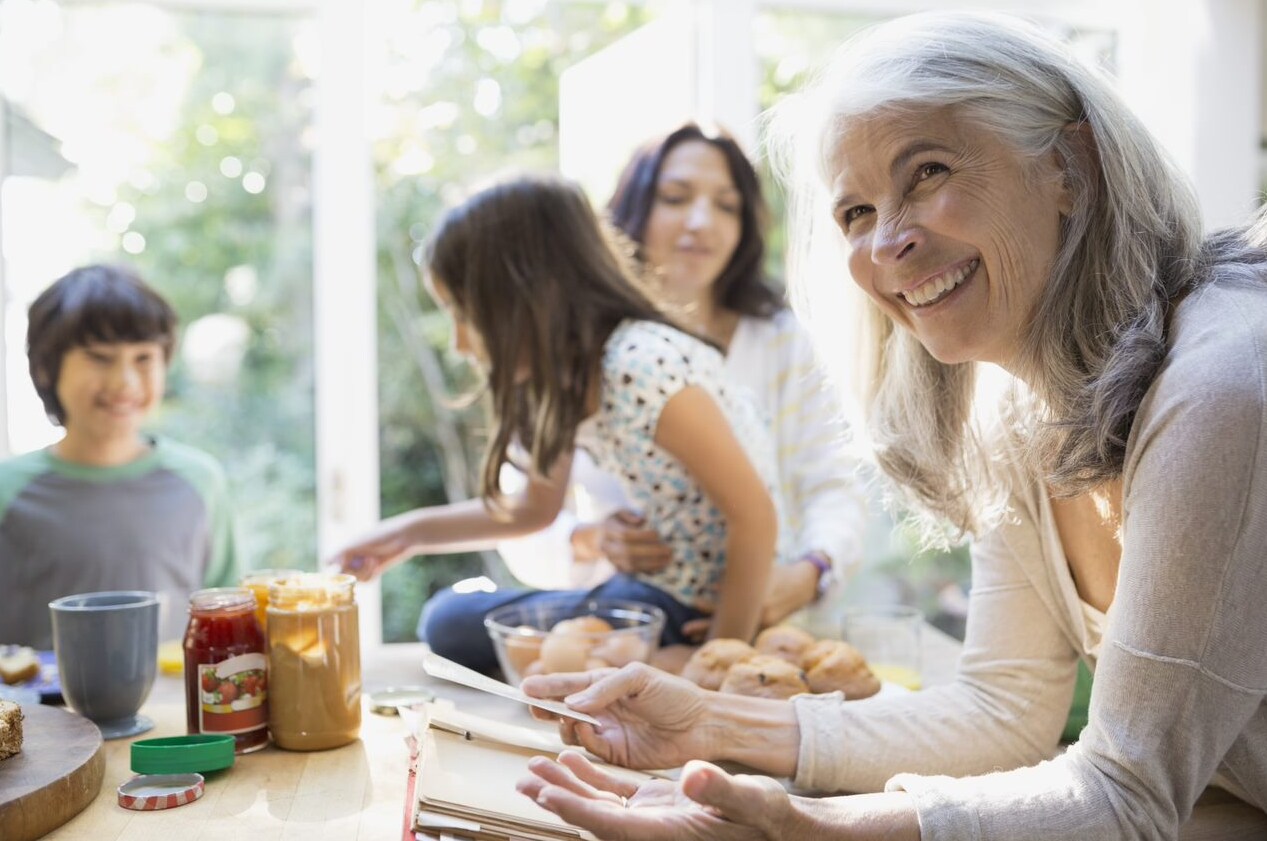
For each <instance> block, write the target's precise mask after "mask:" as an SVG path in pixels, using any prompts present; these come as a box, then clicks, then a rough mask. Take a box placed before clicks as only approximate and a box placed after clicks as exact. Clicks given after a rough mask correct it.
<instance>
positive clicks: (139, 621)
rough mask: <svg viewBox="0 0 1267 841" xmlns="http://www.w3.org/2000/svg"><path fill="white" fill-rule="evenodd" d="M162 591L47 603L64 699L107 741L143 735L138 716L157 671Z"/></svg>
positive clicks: (143, 721)
mask: <svg viewBox="0 0 1267 841" xmlns="http://www.w3.org/2000/svg"><path fill="white" fill-rule="evenodd" d="M158 608H159V599H158V594H157V593H150V592H146V591H144V590H112V591H108V592H102V593H80V594H78V595H74V596H64V597H62V598H60V599H56V600H55V601H51V602H49V604H48V609H49V612H50V614H51V615H52V620H53V647H54V648H55V649H56V650H57V671H58V677H59V679H60V681H61V685H62V696H63V697H64V698H65V699H66V703H68V704H69V705H70V706H71V707H72V708H73V709H74V710H75V712H77V713H79V714H80V715H82V716H84V717H85V718H88V719H91V720H92V721H93V723H95V724H96V725H97V727H99V728H100V729H101V735H102V736H103V737H105V738H107V739H117V738H121V737H123V736H132V735H135V734H137V733H143V732H145V731H146V730H149V729H150V728H151V727H153V726H154V722H153V721H151V720H150V719H148V718H146V717H145V716H142V715H137V711H138V710H140V709H141V705H142V704H143V703H145V699H146V698H147V697H149V694H150V688H151V687H152V686H153V685H154V675H155V673H156V672H157V670H158Z"/></svg>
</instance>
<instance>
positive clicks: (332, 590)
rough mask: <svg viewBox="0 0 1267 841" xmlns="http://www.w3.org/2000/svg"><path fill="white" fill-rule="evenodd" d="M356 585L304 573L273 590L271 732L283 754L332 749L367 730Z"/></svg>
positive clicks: (270, 619) (351, 581)
mask: <svg viewBox="0 0 1267 841" xmlns="http://www.w3.org/2000/svg"><path fill="white" fill-rule="evenodd" d="M355 584H356V579H355V578H354V577H352V576H351V575H344V574H326V573H299V574H297V575H291V576H288V577H285V578H281V579H278V580H275V581H273V582H272V583H271V584H270V585H269V595H268V598H269V602H268V652H269V663H270V666H271V669H272V672H271V674H270V676H269V685H270V696H269V701H270V705H269V719H268V727H269V732H270V733H271V734H272V736H273V741H274V742H275V743H276V744H277V746H278V747H280V748H285V749H287V750H324V749H326V748H334V747H339V746H340V745H346V744H347V743H349V742H351V741H354V740H355V739H356V738H357V736H359V735H360V730H361V638H360V631H359V627H358V624H357V608H356V591H355Z"/></svg>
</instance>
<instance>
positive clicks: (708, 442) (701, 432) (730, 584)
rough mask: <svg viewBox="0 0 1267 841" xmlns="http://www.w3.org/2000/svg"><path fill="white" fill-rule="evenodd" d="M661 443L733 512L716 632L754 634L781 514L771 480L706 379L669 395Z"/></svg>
mask: <svg viewBox="0 0 1267 841" xmlns="http://www.w3.org/2000/svg"><path fill="white" fill-rule="evenodd" d="M655 442H656V444H658V445H660V446H661V447H663V448H664V449H665V450H667V451H668V452H669V453H670V454H671V455H672V456H674V457H675V458H677V459H678V460H679V461H680V462H682V465H683V466H684V467H685V468H686V469H687V471H688V472H689V473H690V474H691V476H692V477H693V478H694V479H695V481H696V482H698V483H699V486H700V487H701V488H702V489H703V490H704V493H706V494H708V498H709V499H711V500H712V501H713V504H714V505H716V506H717V507H718V508H719V509H720V510H721V512H722V514H723V515H724V516H725V517H726V569H725V571H724V572H723V573H722V582H721V589H720V591H719V592H718V597H717V610H716V613H715V614H714V615H713V626H712V636H714V637H734V638H736V639H742V640H751V639H752V637H753V635H754V634H756V632H757V623H758V620H759V619H760V616H761V604H762V601H763V600H764V598H765V592H766V584H767V582H768V580H769V577H770V570H771V568H772V567H773V566H774V552H775V544H776V540H777V538H778V529H779V522H778V515H777V514H776V512H775V508H774V501H773V500H772V499H771V498H770V493H769V491H768V490H766V486H765V482H763V481H762V479H761V476H760V475H759V474H758V473H757V470H756V468H755V467H754V466H753V464H752V461H751V460H750V459H749V458H748V454H747V453H746V452H745V451H744V448H743V446H742V445H741V444H740V443H739V439H738V438H737V437H736V436H735V433H734V431H733V430H732V429H731V427H730V423H729V421H727V420H726V416H725V415H724V414H723V413H722V410H721V406H719V405H718V404H717V401H716V400H714V399H713V398H712V396H711V395H710V394H709V393H708V392H707V391H705V390H704V389H703V388H701V387H699V386H687V387H686V388H683V389H682V390H681V391H679V392H678V393H676V394H674V395H673V396H672V397H670V398H669V400H668V402H667V403H665V404H664V409H663V410H662V411H661V412H660V420H659V423H658V425H657V426H656V432H655Z"/></svg>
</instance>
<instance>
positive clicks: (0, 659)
mask: <svg viewBox="0 0 1267 841" xmlns="http://www.w3.org/2000/svg"><path fill="white" fill-rule="evenodd" d="M39 673H40V658H39V657H38V656H36V654H35V650H34V649H32V648H27V647H26V646H0V680H3V681H4V682H5V683H21V682H22V681H24V680H30V679H31V678H33V677H38V676H39Z"/></svg>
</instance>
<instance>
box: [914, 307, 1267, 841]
mask: <svg viewBox="0 0 1267 841" xmlns="http://www.w3.org/2000/svg"><path fill="white" fill-rule="evenodd" d="M1242 294H1243V293H1242ZM1251 294H1252V295H1253V296H1254V298H1252V299H1250V300H1246V299H1244V298H1240V299H1239V300H1235V301H1232V300H1227V301H1226V304H1225V305H1222V306H1220V307H1219V308H1218V309H1214V308H1211V309H1197V310H1196V311H1195V315H1194V316H1191V317H1190V316H1188V315H1187V314H1186V313H1184V311H1183V310H1182V309H1181V310H1180V313H1179V316H1178V319H1177V325H1178V326H1177V328H1176V339H1175V342H1176V344H1175V347H1174V348H1173V350H1172V351H1171V356H1170V358H1169V360H1168V362H1167V365H1166V368H1164V369H1163V370H1162V372H1161V374H1160V375H1159V376H1158V378H1157V380H1156V381H1155V382H1154V383H1153V386H1152V388H1151V389H1150V391H1149V393H1148V395H1147V397H1146V398H1145V400H1144V401H1143V402H1142V403H1141V405H1140V408H1139V411H1138V413H1137V415H1136V421H1135V424H1134V427H1133V428H1132V431H1131V436H1130V444H1129V446H1128V450H1127V456H1126V464H1125V468H1124V472H1123V487H1124V494H1125V497H1124V500H1123V502H1124V506H1123V507H1124V518H1123V528H1122V559H1121V566H1120V568H1119V572H1118V584H1117V591H1116V594H1115V597H1114V600H1113V605H1112V607H1111V608H1110V610H1109V623H1108V630H1107V632H1106V635H1105V640H1104V644H1103V650H1102V653H1101V656H1100V659H1099V662H1098V663H1097V666H1096V670H1095V685H1094V688H1093V690H1092V693H1093V694H1092V701H1091V711H1090V713H1091V714H1090V723H1089V724H1088V726H1087V728H1086V729H1085V730H1083V732H1082V736H1081V738H1080V739H1079V741H1078V744H1077V745H1075V746H1074V747H1072V748H1070V749H1069V750H1068V751H1067V752H1065V754H1063V755H1062V756H1061V757H1059V758H1058V759H1055V760H1053V761H1052V762H1050V763H1047V764H1046V765H1044V766H1040V767H1037V768H1026V769H1022V770H1019V771H1015V772H1010V773H1007V774H997V775H991V776H988V777H977V778H970V779H964V780H953V781H952V780H944V779H924V778H916V777H906V776H902V777H898V778H897V779H896V780H895V781H894V783H895V784H896V785H900V786H901V787H902V788H905V789H906V790H907V791H909V792H911V793H912V796H913V797H914V799H915V801H916V805H917V807H918V808H919V810H920V821H921V825H922V826H924V827H925V832H926V834H927V837H929V838H933V839H937V838H952V837H963V835H964V834H965V833H966V831H967V828H969V827H981V828H982V829H981V830H980V833H979V835H978V836H977V837H980V838H983V839H991V838H1028V839H1034V841H1044V840H1045V839H1052V838H1061V839H1063V838H1105V839H1115V838H1129V839H1135V838H1176V837H1179V833H1180V825H1181V824H1183V823H1184V822H1185V821H1186V820H1187V818H1188V816H1189V815H1190V813H1191V809H1192V805H1193V803H1194V801H1195V800H1196V798H1197V796H1198V795H1199V794H1200V793H1201V791H1202V790H1203V789H1204V788H1205V786H1207V785H1208V784H1209V783H1210V780H1211V777H1212V775H1213V774H1214V773H1215V771H1216V769H1218V768H1219V766H1220V764H1221V763H1225V762H1226V763H1227V764H1228V768H1227V780H1228V782H1229V783H1230V784H1232V785H1234V786H1239V787H1241V789H1242V791H1243V793H1244V795H1245V796H1246V797H1248V798H1249V799H1251V800H1252V801H1253V802H1255V803H1257V804H1258V805H1259V806H1260V807H1261V806H1262V805H1264V804H1267V782H1265V780H1267V777H1264V775H1263V773H1262V768H1263V767H1264V762H1265V761H1267V759H1265V758H1267V737H1265V736H1264V734H1265V733H1267V713H1265V712H1264V706H1263V703H1264V698H1265V697H1267V645H1264V644H1263V640H1267V610H1265V609H1264V607H1263V606H1264V605H1267V574H1264V563H1263V559H1264V557H1267V517H1264V516H1263V512H1264V511H1267V484H1264V481H1263V479H1264V476H1267V356H1265V352H1264V348H1263V338H1262V337H1263V336H1265V335H1267V317H1265V316H1264V315H1263V313H1264V309H1263V299H1264V295H1263V293H1262V291H1261V287H1259V288H1256V289H1254V290H1253V291H1252V293H1251ZM1223 295H1229V296H1230V293H1229V291H1228V290H1226V289H1220V288H1217V287H1215V288H1206V289H1204V290H1202V291H1201V292H1200V293H1197V295H1196V296H1194V297H1192V298H1189V299H1188V301H1186V302H1185V306H1190V305H1193V304H1200V303H1202V302H1203V299H1205V300H1206V301H1207V302H1208V303H1210V304H1214V303H1215V302H1217V301H1218V300H1219V297H1217V296H1223ZM1211 298H1213V300H1209V299H1211ZM1225 300H1226V299H1225ZM969 621H970V622H971V615H970V616H969Z"/></svg>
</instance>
